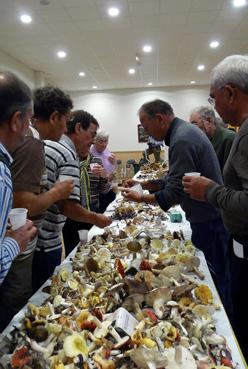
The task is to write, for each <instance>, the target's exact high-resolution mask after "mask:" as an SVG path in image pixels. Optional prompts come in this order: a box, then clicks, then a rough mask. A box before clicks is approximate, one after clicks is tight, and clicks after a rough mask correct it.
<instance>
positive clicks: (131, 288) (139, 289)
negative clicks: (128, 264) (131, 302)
mask: <svg viewBox="0 0 248 369" xmlns="http://www.w3.org/2000/svg"><path fill="white" fill-rule="evenodd" d="M124 282H125V284H126V286H127V288H128V294H129V295H132V294H136V293H138V294H144V293H146V292H147V290H148V289H147V286H146V284H145V282H138V281H135V280H134V279H130V278H125V279H124Z"/></svg>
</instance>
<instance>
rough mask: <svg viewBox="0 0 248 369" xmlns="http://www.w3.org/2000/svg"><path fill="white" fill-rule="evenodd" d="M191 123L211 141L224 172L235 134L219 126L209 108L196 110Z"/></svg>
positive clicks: (203, 107) (204, 107)
mask: <svg viewBox="0 0 248 369" xmlns="http://www.w3.org/2000/svg"><path fill="white" fill-rule="evenodd" d="M190 122H191V123H192V124H195V125H196V126H198V127H199V128H200V129H201V130H202V131H203V132H205V133H206V135H207V136H208V138H209V139H210V141H211V143H212V145H213V147H214V150H215V152H216V155H217V157H218V159H219V163H220V169H221V171H222V172H223V169H224V166H225V163H226V160H227V158H228V155H229V152H230V150H231V147H232V143H233V140H234V137H235V132H233V131H231V130H229V129H225V128H224V127H221V126H220V125H219V124H217V118H216V116H215V112H214V110H213V109H212V108H210V107H208V106H200V107H198V108H195V109H194V110H193V111H192V113H191V115H190Z"/></svg>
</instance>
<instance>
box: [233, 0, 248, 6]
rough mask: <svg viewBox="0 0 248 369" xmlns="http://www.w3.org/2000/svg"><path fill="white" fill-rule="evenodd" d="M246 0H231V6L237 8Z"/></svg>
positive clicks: (243, 4)
mask: <svg viewBox="0 0 248 369" xmlns="http://www.w3.org/2000/svg"><path fill="white" fill-rule="evenodd" d="M245 5H246V0H233V6H236V7H237V8H239V7H240V6H245Z"/></svg>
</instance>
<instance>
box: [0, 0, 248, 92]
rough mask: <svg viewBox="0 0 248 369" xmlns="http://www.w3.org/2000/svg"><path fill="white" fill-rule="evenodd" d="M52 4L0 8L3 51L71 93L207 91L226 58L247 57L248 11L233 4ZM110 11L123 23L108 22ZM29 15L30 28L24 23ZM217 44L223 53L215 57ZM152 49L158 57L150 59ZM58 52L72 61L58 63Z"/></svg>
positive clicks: (65, 0) (174, 0)
mask: <svg viewBox="0 0 248 369" xmlns="http://www.w3.org/2000/svg"><path fill="white" fill-rule="evenodd" d="M49 1H50V4H49V5H47V6H44V5H41V4H40V0H0V35H1V37H0V49H2V51H4V52H5V53H7V54H9V55H10V56H12V57H14V58H15V59H17V60H19V61H21V62H22V63H24V64H25V65H26V66H28V67H30V68H31V69H33V70H35V71H42V72H44V73H45V75H46V76H47V78H48V79H50V80H52V81H53V82H54V83H56V84H57V85H59V86H60V87H61V88H64V89H66V90H91V89H92V86H93V85H97V86H98V88H99V89H115V88H118V89H119V88H134V87H147V83H148V82H152V83H153V86H185V85H189V82H190V81H191V80H195V81H196V84H207V83H208V81H209V72H210V70H211V68H212V67H213V66H214V65H215V64H216V63H217V62H218V61H220V60H221V59H222V58H223V57H225V56H227V55H230V54H234V53H247V52H248V38H247V35H248V6H245V7H242V8H234V7H233V5H232V1H231V0H49ZM110 6H115V7H118V8H119V9H120V14H119V16H118V17H115V18H111V17H109V15H108V13H107V10H108V8H109V7H110ZM23 13H28V14H30V15H31V17H32V19H33V21H32V22H31V23H30V24H22V23H21V22H20V20H19V17H20V15H21V14H23ZM214 39H217V40H218V41H219V42H220V47H219V48H217V49H210V48H209V42H210V41H212V40H214ZM147 43H148V44H150V45H152V47H153V50H152V52H151V53H149V54H144V52H143V51H142V47H143V45H144V44H147ZM58 50H65V51H66V52H67V57H66V58H65V59H58V57H57V55H56V53H57V51H58ZM136 53H138V54H139V56H140V61H141V65H140V66H138V65H137V62H136V61H135V55H136ZM198 64H205V66H206V68H205V70H204V71H201V72H200V71H198V70H197V65H198ZM131 67H134V68H135V69H136V73H135V74H134V75H129V73H128V69H129V68H131ZM80 71H84V72H85V73H86V75H85V77H79V76H78V73H79V72H80ZM147 88H149V87H147Z"/></svg>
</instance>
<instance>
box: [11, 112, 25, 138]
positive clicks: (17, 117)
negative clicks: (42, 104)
mask: <svg viewBox="0 0 248 369" xmlns="http://www.w3.org/2000/svg"><path fill="white" fill-rule="evenodd" d="M21 124H22V113H21V112H20V111H19V110H18V111H16V112H15V113H14V114H13V115H12V116H11V117H10V119H9V128H10V130H11V132H15V133H16V132H18V131H19V130H20V128H21Z"/></svg>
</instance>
